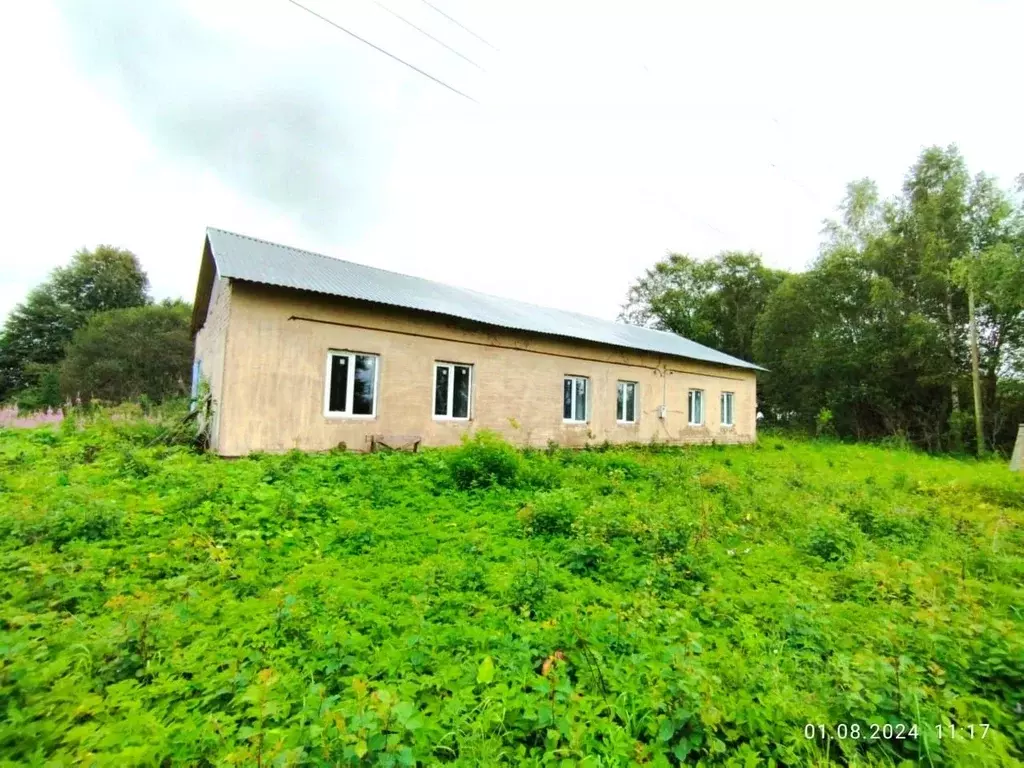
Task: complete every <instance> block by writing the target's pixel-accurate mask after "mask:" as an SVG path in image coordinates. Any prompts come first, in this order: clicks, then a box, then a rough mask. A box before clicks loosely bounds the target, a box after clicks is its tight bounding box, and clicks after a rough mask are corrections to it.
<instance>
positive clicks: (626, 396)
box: [615, 381, 636, 424]
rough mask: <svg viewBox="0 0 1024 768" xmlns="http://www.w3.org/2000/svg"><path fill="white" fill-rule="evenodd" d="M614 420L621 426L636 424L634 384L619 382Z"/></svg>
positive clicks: (631, 382)
mask: <svg viewBox="0 0 1024 768" xmlns="http://www.w3.org/2000/svg"><path fill="white" fill-rule="evenodd" d="M615 420H616V421H618V422H619V423H621V424H635V423H636V382H635V381H620V382H619V386H618V394H617V396H616V399H615Z"/></svg>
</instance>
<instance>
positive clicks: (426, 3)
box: [423, 0, 498, 50]
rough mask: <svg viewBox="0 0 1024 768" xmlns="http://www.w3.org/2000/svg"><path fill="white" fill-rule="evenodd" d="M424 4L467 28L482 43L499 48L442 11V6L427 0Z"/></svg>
mask: <svg viewBox="0 0 1024 768" xmlns="http://www.w3.org/2000/svg"><path fill="white" fill-rule="evenodd" d="M423 4H424V5H428V6H430V7H431V8H433V9H434V10H435V11H437V12H438V13H440V14H441V15H442V16H444V17H445V18H446V19H448V21H450V22H451V23H452V24H454V25H455V26H457V27H461V28H462V29H464V30H465V31H466V32H469V34H471V35H472V36H473V37H475V38H476V39H477V40H479V41H480V42H481V43H484V44H485V45H489V46H490V47H491V48H494V50H498V48H497V47H496V46H495V45H492V44H491V43H488V42H487V41H486V40H484V39H483V38H482V37H480V35H478V34H477V33H476V32H474V31H473V30H472V29H470V28H469V27H467V26H466V25H465V24H462V23H460V22H459V21H457V20H456V19H453V18H452V17H451V16H449V15H448V14H447V13H445V12H444V11H442V10H441V9H440V8H438V7H437V6H436V5H434V4H433V3H430V2H428V1H427V0H423Z"/></svg>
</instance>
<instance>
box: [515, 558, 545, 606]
mask: <svg viewBox="0 0 1024 768" xmlns="http://www.w3.org/2000/svg"><path fill="white" fill-rule="evenodd" d="M550 589H551V585H550V583H549V582H548V579H547V577H546V576H545V574H544V573H543V572H542V571H541V570H540V565H539V564H535V565H530V566H527V567H524V568H522V569H521V570H519V571H517V572H516V573H515V575H513V577H512V581H511V583H510V584H509V588H508V592H507V593H506V600H507V602H508V606H509V607H510V608H511V609H512V610H514V611H516V612H517V613H521V614H524V615H526V616H538V615H540V614H541V613H543V609H544V606H545V603H546V601H547V597H548V592H549V591H550Z"/></svg>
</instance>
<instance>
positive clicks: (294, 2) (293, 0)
mask: <svg viewBox="0 0 1024 768" xmlns="http://www.w3.org/2000/svg"><path fill="white" fill-rule="evenodd" d="M288 2H289V3H291V4H292V5H294V6H296V7H297V8H301V9H302V10H304V11H305V12H306V13H308V14H311V15H313V16H316V17H317V18H318V19H320V20H321V21H324V22H327V23H328V24H330V25H331V26H332V27H334V28H335V29H340V30H341V31H342V32H344V33H345V34H346V35H350V36H351V37H354V38H355V39H356V40H358V41H359V42H361V43H365V44H366V45H368V46H370V47H371V48H373V49H374V50H375V51H379V52H380V53H383V54H384V55H385V56H387V57H388V58H391V59H394V60H395V61H397V62H398V63H399V64H404V65H405V66H407V67H408V68H409V69H411V70H412V71H413V72H418V73H419V74H421V75H423V76H424V77H426V78H428V79H430V80H433V81H434V82H435V83H437V84H438V85H443V86H444V87H445V88H447V89H448V90H449V91H451V92H452V93H457V94H459V96H461V97H462V98H464V99H469V100H470V101H472V102H473V103H474V104H479V103H480V102H478V101H477V100H476V99H474V98H473V97H472V96H467V95H466V94H464V93H463V92H462V91H460V90H459V89H457V88H452V87H451V86H450V85H448V83H446V82H444V81H443V80H438V79H437V78H436V77H434V76H433V75H431V74H428V73H426V72H424V71H423V70H422V69H420V68H419V67H417V66H415V65H413V64H410V63H409V62H407V61H405V60H404V59H400V58H398V57H397V56H395V54H393V53H390V52H388V51H385V50H384V49H383V48H381V47H380V46H379V45H374V44H373V43H371V42H370V41H369V40H365V39H363V38H361V37H360V36H359V35H357V34H356V33H355V32H352V31H350V30H348V29H345V28H344V27H343V26H341V25H340V24H338V23H337V22H334V21H331V20H330V19H328V18H327V17H326V16H321V15H320V14H319V13H317V12H316V11H314V10H312V9H311V8H307V7H306V6H304V5H303V4H302V3H300V2H298V0H288Z"/></svg>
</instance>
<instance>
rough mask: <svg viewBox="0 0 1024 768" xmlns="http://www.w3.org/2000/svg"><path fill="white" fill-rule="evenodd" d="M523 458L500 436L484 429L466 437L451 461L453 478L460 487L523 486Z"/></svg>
mask: <svg viewBox="0 0 1024 768" xmlns="http://www.w3.org/2000/svg"><path fill="white" fill-rule="evenodd" d="M522 465H523V459H522V457H521V456H520V455H519V452H518V451H517V450H516V449H515V448H514V447H512V446H511V445H509V444H508V443H507V442H505V441H504V440H503V439H502V438H501V436H500V435H497V434H495V433H494V432H489V431H487V430H481V431H479V432H477V433H476V434H474V435H473V437H472V438H470V437H468V436H463V439H462V445H461V446H460V447H459V448H458V449H456V450H455V451H454V453H453V454H452V456H451V458H450V459H449V461H448V468H449V471H450V472H451V475H452V480H453V481H454V482H455V485H456V487H457V488H459V489H460V490H463V491H466V490H470V489H473V488H491V487H493V486H504V487H505V488H515V487H516V486H517V485H519V482H520V474H521V472H522Z"/></svg>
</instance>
